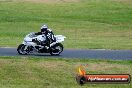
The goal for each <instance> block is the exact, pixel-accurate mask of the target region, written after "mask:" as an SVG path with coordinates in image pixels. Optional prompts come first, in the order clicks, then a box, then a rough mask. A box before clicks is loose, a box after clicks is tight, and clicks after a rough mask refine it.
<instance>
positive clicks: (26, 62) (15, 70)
mask: <svg viewBox="0 0 132 88" xmlns="http://www.w3.org/2000/svg"><path fill="white" fill-rule="evenodd" d="M80 65H84V66H85V65H87V67H85V68H86V71H87V73H89V74H91V73H92V74H97V73H99V74H130V75H132V69H131V67H132V61H131V60H127V61H122V60H93V59H58V58H54V59H51V58H39V57H0V88H131V87H132V83H130V84H88V85H84V86H80V85H78V84H77V83H76V81H75V75H76V71H77V67H78V66H80Z"/></svg>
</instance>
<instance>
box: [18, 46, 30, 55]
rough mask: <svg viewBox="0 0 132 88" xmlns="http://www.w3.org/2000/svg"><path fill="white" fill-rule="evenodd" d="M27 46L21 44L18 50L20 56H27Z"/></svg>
mask: <svg viewBox="0 0 132 88" xmlns="http://www.w3.org/2000/svg"><path fill="white" fill-rule="evenodd" d="M25 46H26V45H24V44H20V45H19V46H18V48H17V52H18V53H19V54H20V55H27V54H28V53H27V51H26V50H24V49H25Z"/></svg>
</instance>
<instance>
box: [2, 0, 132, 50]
mask: <svg viewBox="0 0 132 88" xmlns="http://www.w3.org/2000/svg"><path fill="white" fill-rule="evenodd" d="M18 1H19V0H18ZM18 1H13V0H5V1H0V46H1V47H3V46H4V47H5V46H15V47H16V46H18V45H19V44H20V43H21V42H22V40H23V38H24V36H25V35H26V34H27V33H29V32H32V31H34V32H37V31H39V28H40V26H41V25H42V24H44V23H46V24H48V25H49V27H50V28H51V29H53V31H54V32H55V34H63V35H65V36H66V37H67V39H66V41H65V43H64V46H65V48H81V49H100V48H105V49H132V36H131V35H132V15H131V14H132V10H131V9H132V1H131V0H120V1H119V0H78V2H70V3H69V2H62V1H60V2H59V3H52V2H50V3H41V2H38V3H36V2H18ZM50 1H51V0H50Z"/></svg>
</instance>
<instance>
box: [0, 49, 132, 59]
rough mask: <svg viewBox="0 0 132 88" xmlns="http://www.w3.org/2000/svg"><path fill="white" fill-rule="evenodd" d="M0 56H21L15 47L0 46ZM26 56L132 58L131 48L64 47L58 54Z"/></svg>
mask: <svg viewBox="0 0 132 88" xmlns="http://www.w3.org/2000/svg"><path fill="white" fill-rule="evenodd" d="M0 56H23V55H19V54H18V53H17V50H16V48H0ZM28 56H40V57H43V58H44V57H51V58H52V57H56V58H80V59H83V58H86V59H89V58H90V59H118V60H132V50H77V49H75V50H74V49H65V50H64V51H63V53H62V54H61V55H60V56H51V55H50V54H33V55H28Z"/></svg>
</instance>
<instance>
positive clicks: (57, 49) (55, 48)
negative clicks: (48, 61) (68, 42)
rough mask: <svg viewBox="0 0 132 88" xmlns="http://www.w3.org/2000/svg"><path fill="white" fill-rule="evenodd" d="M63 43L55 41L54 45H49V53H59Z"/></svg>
mask: <svg viewBox="0 0 132 88" xmlns="http://www.w3.org/2000/svg"><path fill="white" fill-rule="evenodd" d="M63 48H64V47H63V45H62V44H61V43H57V44H55V45H54V46H52V47H51V51H50V54H51V55H52V56H53V55H60V53H61V52H62V51H63Z"/></svg>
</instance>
